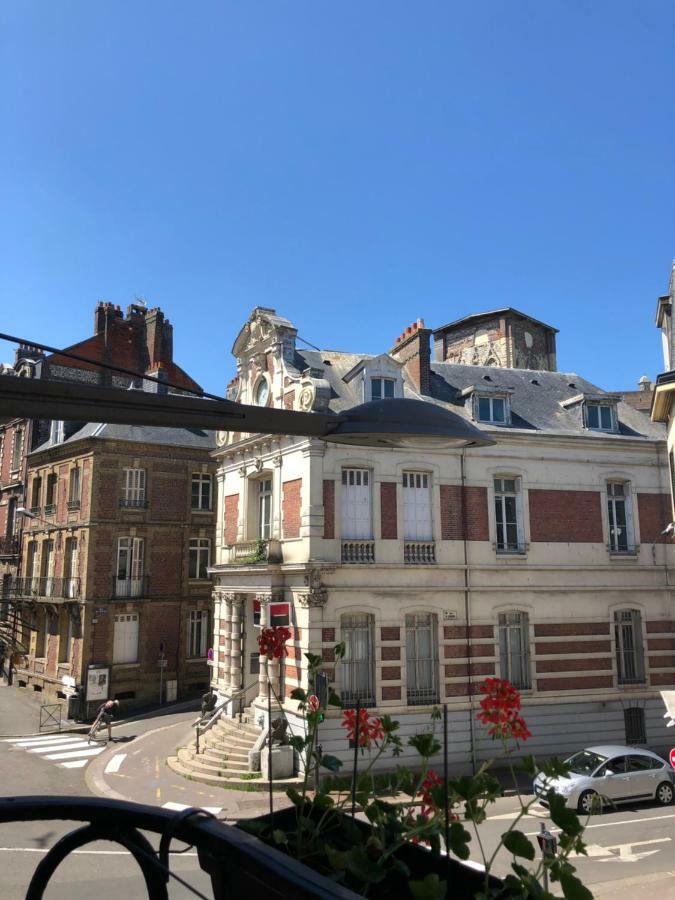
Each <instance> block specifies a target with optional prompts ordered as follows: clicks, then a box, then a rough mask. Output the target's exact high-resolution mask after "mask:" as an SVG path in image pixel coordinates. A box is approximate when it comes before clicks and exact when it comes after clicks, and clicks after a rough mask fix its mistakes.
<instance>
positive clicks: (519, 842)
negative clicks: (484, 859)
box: [502, 830, 534, 859]
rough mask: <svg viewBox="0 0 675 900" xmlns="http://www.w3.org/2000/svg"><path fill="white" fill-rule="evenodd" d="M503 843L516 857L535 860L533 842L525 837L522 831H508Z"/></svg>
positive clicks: (503, 836)
mask: <svg viewBox="0 0 675 900" xmlns="http://www.w3.org/2000/svg"><path fill="white" fill-rule="evenodd" d="M502 843H503V844H504V846H505V847H506V849H507V850H508V851H509V853H512V854H513V855H514V856H522V857H523V858H524V859H534V847H533V846H532V842H531V841H530V840H528V838H526V837H525V835H524V834H523V832H522V831H515V830H513V831H507V832H506V833H505V834H503V835H502Z"/></svg>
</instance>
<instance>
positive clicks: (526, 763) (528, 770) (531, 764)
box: [520, 755, 537, 778]
mask: <svg viewBox="0 0 675 900" xmlns="http://www.w3.org/2000/svg"><path fill="white" fill-rule="evenodd" d="M520 768H521V770H522V771H523V772H525V774H526V775H530V776H531V777H532V778H534V776H535V775H536V774H537V761H536V760H535V758H534V756H531V755H530V756H524V757H523V758H522V759H521V761H520Z"/></svg>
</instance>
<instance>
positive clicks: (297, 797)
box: [286, 788, 304, 806]
mask: <svg viewBox="0 0 675 900" xmlns="http://www.w3.org/2000/svg"><path fill="white" fill-rule="evenodd" d="M286 796H287V797H288V799H289V800H290V801H291V803H292V804H293V805H294V806H302V804H303V802H304V801H303V797H302V794H301V793H300V791H297V790H296V789H295V788H287V789H286Z"/></svg>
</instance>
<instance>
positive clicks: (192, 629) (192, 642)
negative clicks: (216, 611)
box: [188, 609, 209, 659]
mask: <svg viewBox="0 0 675 900" xmlns="http://www.w3.org/2000/svg"><path fill="white" fill-rule="evenodd" d="M208 637H209V613H208V610H206V609H193V610H191V611H190V618H189V621H188V659H201V658H202V657H204V656H206V650H207V647H206V645H207V643H208Z"/></svg>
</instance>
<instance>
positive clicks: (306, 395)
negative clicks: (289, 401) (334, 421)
mask: <svg viewBox="0 0 675 900" xmlns="http://www.w3.org/2000/svg"><path fill="white" fill-rule="evenodd" d="M314 396H315V395H314V388H313V387H312V386H311V385H310V384H307V385H305V386H304V387H303V388H302V390H301V391H300V398H299V400H298V405H299V406H300V409H301V410H302V411H303V412H310V410H311V409H312V407H313V406H314Z"/></svg>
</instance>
